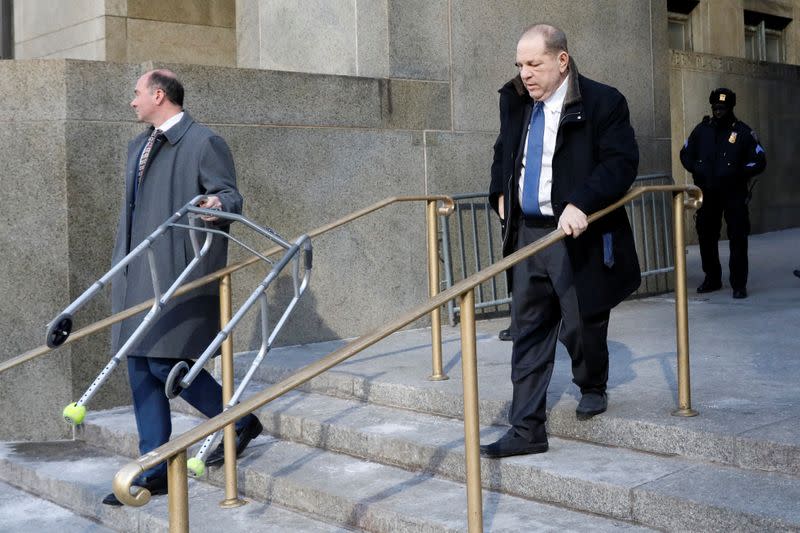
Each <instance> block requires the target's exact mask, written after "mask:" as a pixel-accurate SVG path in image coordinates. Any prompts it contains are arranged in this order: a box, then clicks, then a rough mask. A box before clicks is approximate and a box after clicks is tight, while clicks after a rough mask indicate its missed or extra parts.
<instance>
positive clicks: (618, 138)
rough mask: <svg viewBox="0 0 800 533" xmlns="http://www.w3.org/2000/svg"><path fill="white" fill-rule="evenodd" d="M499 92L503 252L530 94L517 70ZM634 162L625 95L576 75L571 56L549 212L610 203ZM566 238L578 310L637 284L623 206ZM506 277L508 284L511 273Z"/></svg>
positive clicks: (598, 305) (512, 218) (515, 205)
mask: <svg viewBox="0 0 800 533" xmlns="http://www.w3.org/2000/svg"><path fill="white" fill-rule="evenodd" d="M499 92H500V134H499V135H498V137H497V141H496V143H495V146H494V160H493V163H492V179H491V184H490V187H489V199H490V202H491V204H492V207H493V208H494V209H495V211H497V210H498V206H497V203H498V198H499V196H500V195H501V194H503V195H504V202H505V205H504V209H505V213H506V214H507V216H506V221H507V223H505V224H504V228H503V254H504V255H508V254H510V253H512V252H513V251H514V246H515V242H516V232H517V223H518V211H519V209H520V207H519V200H518V199H517V196H518V190H519V188H518V179H519V176H520V172H521V168H522V167H521V164H522V152H523V143H524V142H525V132H526V131H527V124H528V122H529V121H530V115H531V109H532V99H531V97H530V96H529V95H528V92H527V90H526V89H525V86H524V85H523V83H522V80H521V78H520V77H519V76H517V77H516V78H514V79H513V80H511V81H509V82H508V83H507V84H505V85H504V86H503V87H502V88H501V89H500V91H499ZM638 165H639V149H638V147H637V144H636V139H635V136H634V132H633V128H632V127H631V124H630V117H629V112H628V104H627V102H626V100H625V97H624V96H623V95H622V94H621V93H620V92H619V91H618V90H617V89H615V88H613V87H610V86H608V85H603V84H601V83H598V82H596V81H593V80H590V79H588V78H585V77H583V76H581V75H580V74H579V73H578V71H577V68H576V67H575V63H574V61H572V60H570V77H569V85H568V88H567V94H566V97H565V100H564V107H563V109H562V113H561V119H560V124H559V127H558V133H557V136H556V147H555V152H554V155H553V185H552V192H551V194H552V196H551V197H552V206H553V211H554V214H555V217H556V218H558V217H559V216H560V215H561V213H562V212H563V210H564V208H565V207H566V206H567V204H570V203H571V204H573V205H575V206H576V207H578V208H579V209H580V210H581V211H583V212H584V213H586V215H587V216H588V215H590V214H592V213H594V212H596V211H599V210H601V209H603V208H604V207H607V206H608V205H610V204H612V203H614V202H615V201H616V200H618V199H620V198H621V197H622V196H624V194H625V193H626V192H627V191H628V189H629V188H630V186H631V184H633V182H634V180H635V179H636V173H637V170H638ZM566 242H567V250H568V253H569V257H570V263H571V265H572V268H573V271H574V279H575V285H576V291H577V295H578V303H579V305H580V311H581V314H583V315H584V316H588V315H592V314H596V313H599V312H602V311H606V310H608V309H610V308H612V307H614V306H615V305H616V304H618V303H619V302H620V301H622V300H623V299H625V298H626V297H627V296H629V295H630V294H631V293H632V292H634V291H635V290H636V289H637V288H638V287H639V284H640V282H641V273H640V270H639V261H638V258H637V255H636V248H635V244H634V240H633V234H632V232H631V227H630V224H629V223H628V218H627V215H626V213H625V210H624V208H620V209H617V210H615V211H614V212H612V213H610V214H608V215H606V216H605V217H604V218H602V219H600V220H598V221H597V222H594V223H592V224H591V225H590V226H589V228H587V230H586V231H585V232H584V233H583V234H582V235H581V236H580V237H578V238H577V239H575V238H572V237H567V241H566ZM604 242H605V243H606V246H607V250H606V253H605V254H604ZM609 252H610V253H609ZM508 272H509V278H510V272H511V271H510V270H509V271H508ZM509 282H510V283H511V284H512V291H513V280H512V279H509Z"/></svg>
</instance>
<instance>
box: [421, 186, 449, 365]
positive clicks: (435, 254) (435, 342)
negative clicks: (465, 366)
mask: <svg viewBox="0 0 800 533" xmlns="http://www.w3.org/2000/svg"><path fill="white" fill-rule="evenodd" d="M436 202H437V200H428V205H427V209H426V219H427V229H428V295H429V296H430V297H431V298H433V297H434V296H436V295H437V294H438V293H439V223H438V214H437V209H436ZM431 357H432V359H433V361H432V368H433V372H432V373H431V375H430V377H429V378H428V379H430V380H431V381H444V380H446V379H448V377H447V375H446V374H445V373H444V371H443V370H442V310H441V308H439V307H437V308H436V309H433V310H432V311H431Z"/></svg>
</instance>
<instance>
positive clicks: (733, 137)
mask: <svg viewBox="0 0 800 533" xmlns="http://www.w3.org/2000/svg"><path fill="white" fill-rule="evenodd" d="M723 96H724V95H723ZM728 142H729V143H731V144H733V143H735V142H736V132H735V131H732V132H731V136H730V137H728Z"/></svg>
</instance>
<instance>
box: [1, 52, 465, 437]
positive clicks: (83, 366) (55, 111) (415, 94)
mask: <svg viewBox="0 0 800 533" xmlns="http://www.w3.org/2000/svg"><path fill="white" fill-rule="evenodd" d="M163 66H167V67H169V68H172V69H174V70H175V71H176V72H177V73H178V75H179V76H180V77H181V78H182V79H183V81H184V83H185V84H186V87H187V98H186V107H187V109H188V110H189V111H190V112H191V113H192V114H194V116H195V117H196V118H197V119H198V120H200V121H202V122H205V123H208V124H210V125H211V126H212V127H213V128H214V129H215V130H217V131H218V132H219V133H220V134H222V135H223V136H224V137H225V138H226V139H227V140H228V142H229V144H230V146H231V148H232V150H233V153H234V157H235V160H236V164H237V171H238V175H239V185H240V188H241V191H242V193H243V195H244V196H245V198H246V202H245V213H246V215H247V216H249V217H251V218H253V219H254V220H256V221H258V222H260V223H262V224H265V225H269V226H271V227H273V228H275V229H276V230H277V231H279V232H280V233H282V234H283V235H285V236H286V237H293V236H296V235H299V234H300V233H302V232H303V231H306V230H308V229H311V228H314V227H316V226H319V225H322V224H324V223H327V222H330V221H332V220H334V219H336V218H339V217H341V216H343V215H346V214H348V213H350V212H352V211H354V210H356V209H358V208H361V207H364V206H367V205H370V204H372V203H374V202H376V201H378V200H381V199H383V198H385V197H387V196H395V195H411V194H420V193H423V192H424V191H425V190H426V179H425V162H426V158H427V155H426V148H425V135H426V134H425V131H426V130H436V129H442V128H444V127H446V126H447V125H448V124H449V123H450V115H449V110H450V103H449V91H447V90H446V86H445V85H444V84H437V83H428V82H426V83H420V82H417V81H403V80H381V79H373V78H351V77H342V76H319V75H309V74H297V73H279V72H269V71H253V70H240V69H226V68H218V67H204V66H190V65H179V64H166V65H163ZM152 67H153V65H152V64H150V63H148V64H141V65H139V64H113V63H105V62H84V61H75V60H27V61H3V62H0V89H2V90H3V93H4V94H8V95H14V94H26V95H28V96H30V95H36V98H30V97H26V98H18V99H14V98H6V99H4V102H3V104H0V138H2V140H3V141H4V142H3V143H2V144H0V161H1V163H0V177H2V178H1V179H2V180H3V184H4V185H5V186H6V187H8V188H9V191H8V193H7V196H6V197H7V199H8V200H9V202H8V204H7V203H6V202H4V203H3V206H4V208H3V210H1V211H2V213H3V214H2V216H3V217H4V220H3V222H4V224H3V225H2V227H0V246H2V247H3V249H4V250H6V251H7V253H6V254H4V256H5V257H6V258H7V266H6V268H4V269H3V270H2V271H1V272H2V273H1V274H0V293H2V294H3V298H2V299H0V306H1V307H0V312H2V313H3V316H7V317H13V319H12V320H8V321H2V322H0V334H2V335H3V337H4V338H6V339H10V341H9V342H6V343H4V345H3V346H2V347H1V348H0V360H6V359H8V358H10V357H13V356H15V355H17V354H19V353H22V352H24V351H25V350H27V349H30V348H32V347H34V346H37V345H39V344H42V342H43V340H44V327H45V324H46V323H47V322H48V321H49V320H50V319H52V318H53V317H54V316H55V315H56V314H57V313H58V311H59V310H60V309H63V307H64V306H66V305H67V304H68V303H69V301H71V300H72V299H74V298H76V297H77V296H78V295H79V294H80V293H81V292H82V291H83V290H85V289H86V288H87V287H88V286H89V285H90V284H91V283H92V282H93V281H94V280H96V279H97V278H98V277H100V276H101V275H102V274H103V273H104V272H105V271H106V270H107V268H108V261H109V258H110V253H111V247H112V243H113V239H114V231H115V227H116V217H117V213H118V209H119V204H120V198H121V194H122V190H121V185H122V172H123V165H124V159H125V150H126V146H127V141H128V140H129V139H130V138H132V137H133V136H134V135H135V134H136V133H137V132H138V131H141V129H142V127H143V126H142V125H139V124H136V123H135V122H134V115H133V113H132V111H131V110H130V108H129V107H128V101H129V94H130V91H131V88H132V87H133V84H134V83H135V80H136V79H137V77H138V76H139V75H140V74H141V73H143V72H144V71H146V70H148V69H150V68H152ZM321 95H324V97H322V96H321ZM445 153H447V150H445ZM432 159H433V157H432ZM237 234H239V235H240V236H241V237H243V238H244V239H246V240H248V241H249V242H250V243H251V244H253V245H254V246H256V247H258V248H266V247H270V246H271V245H270V243H268V242H265V241H264V240H263V239H260V238H257V236H256V237H254V235H253V234H252V233H248V232H246V231H241V230H237ZM314 247H315V254H314V257H315V268H314V273H313V278H312V284H311V288H310V289H309V291H308V292H307V294H306V296H304V299H303V301H302V304H301V305H300V306H299V308H298V310H297V311H296V313H295V315H293V317H292V319H291V321H290V322H289V323H288V324H287V327H286V329H285V330H284V332H283V333H282V335H281V337H280V339H279V342H280V343H298V342H310V341H315V340H322V339H331V338H337V337H348V336H353V335H357V334H360V333H363V332H365V331H367V330H368V329H369V328H372V327H374V326H376V325H378V324H380V323H383V322H385V321H386V320H387V319H388V318H390V317H394V316H397V315H398V314H399V313H400V312H402V311H403V310H405V309H407V308H409V307H411V306H412V305H414V304H417V303H419V302H420V301H422V300H423V299H424V297H425V295H426V294H427V283H426V279H427V278H426V274H425V264H426V263H425V239H424V208H423V206H422V205H421V204H404V205H402V206H398V207H391V208H388V209H386V210H385V211H383V212H381V214H379V215H373V216H371V217H369V218H366V219H364V220H361V221H359V222H356V223H353V224H351V225H349V226H347V227H346V228H342V229H341V230H338V231H336V232H335V233H333V234H331V235H330V236H327V237H322V238H319V239H316V240H315V241H314ZM232 248H234V250H233V252H232V254H231V259H232V260H237V259H240V258H243V257H245V256H246V254H245V253H243V252H242V251H241V250H238V249H235V248H236V247H235V246H233V247H232ZM265 272H266V269H265V268H264V267H258V268H256V269H253V270H251V271H249V272H247V273H244V274H240V275H236V276H235V277H234V284H235V291H234V292H235V302H234V305H235V306H238V305H240V304H241V302H242V301H243V300H244V298H245V296H246V295H248V294H249V293H250V291H252V290H253V288H255V287H256V285H257V284H258V282H260V281H261V280H262V279H263V277H264V275H265ZM288 290H289V283H288V280H287V279H286V278H282V279H280V280H279V281H278V283H277V284H276V286H275V288H274V290H273V291H272V292H271V295H270V296H271V298H272V319H273V320H276V319H277V316H278V315H277V313H278V311H279V309H282V308H283V307H284V306H285V304H286V303H287V302H288ZM107 313H108V298H107V295H104V296H103V297H100V298H98V299H97V300H96V301H93V302H92V304H91V305H89V306H87V307H86V308H85V309H84V310H82V311H81V312H80V313H79V315H78V317H77V318H78V324H77V327H81V326H83V325H86V324H88V323H89V322H92V321H94V320H97V319H99V318H101V317H103V316H106V315H107ZM255 318H256V315H255V314H252V315H251V316H250V317H249V318H248V320H247V321H246V322H245V323H243V324H242V325H241V326H240V327H239V328H238V329H237V330H236V333H235V340H236V348H237V350H244V349H247V348H250V347H252V346H254V345H256V344H257V343H258V341H259V339H258V333H259V332H258V330H257V328H256V326H255ZM108 356H109V354H108V338H107V335H106V334H101V335H98V336H96V337H93V338H92V339H91V340H90V341H86V342H81V343H79V344H76V345H75V346H74V347H72V348H66V349H64V350H61V351H59V352H57V353H56V354H53V355H49V356H46V357H44V358H42V359H41V361H40V362H38V363H36V364H34V365H25V366H23V367H19V368H17V369H15V370H12V371H11V372H9V373H6V374H4V375H2V376H0V393H2V394H3V397H5V398H18V399H19V405H18V406H14V408H13V409H10V412H8V411H7V410H6V407H5V404H4V407H3V421H4V423H3V425H2V426H0V439H9V438H41V437H43V436H53V437H64V436H66V433H67V431H68V427H67V426H66V425H65V424H63V422H62V421H61V419H60V410H61V408H62V407H63V405H66V404H67V403H69V402H70V401H74V400H75V399H77V397H78V396H80V394H81V393H82V392H83V390H84V389H85V387H86V386H87V385H88V383H89V382H90V381H91V379H92V378H93V377H94V376H95V374H96V373H97V372H98V371H99V369H100V368H102V366H103V364H105V362H106V361H107V359H108ZM37 372H38V374H37ZM37 383H42V384H46V390H40V389H39V388H38V387H36V386H32V384H37ZM128 402H129V393H128V392H127V389H126V386H125V382H124V370H122V371H118V372H117V375H116V376H115V380H114V382H113V383H112V384H111V385H110V386H108V387H106V388H105V389H103V394H102V395H101V396H99V397H98V398H97V400H96V401H93V402H92V405H91V407H94V408H97V407H100V406H107V405H114V404H119V403H128ZM31 421H35V423H34V424H31Z"/></svg>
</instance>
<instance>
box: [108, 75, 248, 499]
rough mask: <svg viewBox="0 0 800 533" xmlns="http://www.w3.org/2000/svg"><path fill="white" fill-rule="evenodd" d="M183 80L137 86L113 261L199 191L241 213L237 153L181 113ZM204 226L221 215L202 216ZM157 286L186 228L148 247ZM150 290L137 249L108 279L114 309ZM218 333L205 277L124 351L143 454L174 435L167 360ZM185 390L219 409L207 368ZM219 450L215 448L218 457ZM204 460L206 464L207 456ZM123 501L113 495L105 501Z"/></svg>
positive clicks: (192, 351)
mask: <svg viewBox="0 0 800 533" xmlns="http://www.w3.org/2000/svg"><path fill="white" fill-rule="evenodd" d="M183 92H184V90H183V86H182V85H181V83H180V82H179V81H178V79H177V78H176V76H175V74H174V73H172V72H170V71H167V70H154V71H151V72H147V73H146V74H144V75H143V76H142V77H141V78H139V80H138V81H137V83H136V88H135V90H134V94H135V97H134V99H133V101H132V102H131V107H133V109H134V110H135V111H136V116H137V118H138V119H139V120H140V121H141V122H144V123H146V124H149V125H150V127H149V128H148V129H147V130H146V131H144V132H142V133H141V134H140V135H139V136H138V137H136V138H135V139H134V140H133V141H131V143H130V144H129V145H128V161H127V165H126V167H125V168H126V171H125V195H124V204H123V207H122V210H121V213H120V219H119V225H118V227H117V240H116V244H115V246H114V254H113V258H112V264H116V263H118V262H119V261H120V260H121V259H122V258H124V257H125V256H126V255H127V254H128V253H129V252H130V250H132V249H133V248H134V247H136V246H137V245H138V244H139V243H140V242H142V240H144V238H145V237H147V236H148V235H149V234H151V233H152V232H153V231H154V230H155V229H156V228H157V227H158V226H159V225H160V224H162V223H163V222H164V221H165V220H166V219H167V218H169V217H170V216H171V215H172V214H173V213H175V212H176V211H178V210H179V209H180V208H181V207H183V206H184V205H186V203H187V202H188V201H189V200H191V199H192V198H194V197H195V196H197V195H207V197H206V198H205V200H204V201H203V203H202V204H201V207H207V208H210V209H222V210H225V211H228V212H233V213H241V210H242V197H241V196H240V195H239V191H238V190H237V189H236V171H235V169H234V164H233V156H232V155H231V152H230V149H229V148H228V145H227V144H226V143H225V141H224V140H223V139H222V138H221V137H220V136H218V135H216V134H215V133H214V132H213V131H211V130H210V129H208V128H207V127H205V126H203V125H201V124H198V123H197V122H195V121H194V120H193V119H192V117H191V116H190V115H189V114H188V113H186V112H185V111H183ZM206 221H207V222H208V223H212V224H214V223H217V222H220V220H219V219H217V218H216V217H207V218H206ZM153 248H154V250H155V256H156V271H157V275H158V280H159V283H160V284H161V287H162V290H163V288H165V287H168V286H169V285H170V284H171V283H172V282H173V281H174V280H175V279H176V278H177V277H178V275H179V274H180V273H181V272H182V271H183V270H184V268H185V267H186V265H188V263H189V261H191V260H192V258H193V257H194V252H193V248H192V244H191V241H190V238H189V232H188V231H187V230H183V229H179V228H174V229H172V230H170V233H168V234H167V235H165V236H163V237H161V238H160V239H158V240H157V241H156V243H155V244H154V246H153ZM226 261H227V240H226V239H223V238H219V237H215V238H214V241H213V245H212V248H211V250H209V253H208V255H207V256H206V257H205V259H204V260H203V262H202V263H201V264H200V265H199V266H198V268H197V269H196V270H195V272H194V273H193V275H192V279H196V278H198V277H202V276H204V275H206V274H208V273H211V272H213V271H215V270H218V269H219V268H221V267H223V266H225V263H226ZM152 297H153V284H152V281H151V278H150V269H149V266H148V261H147V257H146V256H145V255H141V256H139V258H138V259H137V260H134V261H133V262H132V263H131V264H130V265H129V266H128V268H127V269H126V270H125V271H124V272H123V273H121V274H120V275H119V276H117V278H116V279H115V280H114V283H113V288H112V312H114V313H116V312H119V311H122V310H123V309H126V308H128V307H131V306H134V305H136V304H138V303H141V302H143V301H145V300H147V299H149V298H152ZM142 318H143V315H142V314H140V315H137V316H135V317H133V318H130V319H128V320H125V321H123V322H122V323H121V324H119V325H117V326H115V327H114V329H113V330H112V344H113V348H114V350H115V351H116V350H118V349H119V348H120V347H121V346H122V345H123V344H124V343H125V341H126V340H127V339H128V338H129V337H130V335H131V334H132V333H133V331H134V330H135V329H136V327H137V326H138V325H139V324H140V323H141V320H142ZM219 330H220V322H219V299H218V287H217V285H216V284H210V285H207V286H206V287H203V288H200V289H197V290H195V291H193V292H191V293H189V294H186V295H184V296H181V297H178V298H175V299H173V300H172V301H171V302H170V303H169V304H168V305H167V306H166V307H165V309H164V310H163V314H162V315H161V316H160V318H159V319H158V321H157V322H156V323H155V325H154V326H153V327H152V328H151V329H150V331H149V332H148V333H147V334H146V335H145V336H144V337H143V338H142V340H140V341H139V342H138V344H137V345H136V346H135V347H133V349H132V351H131V352H130V353H129V354H128V358H127V360H128V377H129V380H130V385H131V392H132V394H133V408H134V412H135V415H136V426H137V429H138V431H139V452H140V453H142V454H145V453H147V452H149V451H151V450H153V449H155V448H157V447H159V446H161V445H162V444H164V443H166V442H167V441H168V440H169V438H170V434H171V432H172V423H171V419H170V407H169V400H168V399H167V397H166V395H165V393H164V383H165V381H166V379H167V376H168V375H169V372H170V370H171V369H172V367H173V366H174V365H175V364H177V363H178V362H179V361H181V360H189V359H191V358H193V357H197V356H198V355H199V354H200V353H202V352H203V351H204V350H205V348H206V347H207V346H208V345H209V344H210V343H211V341H212V339H213V338H214V336H215V335H216V334H217V332H218V331H219ZM190 363H191V362H190ZM181 397H182V398H184V399H185V400H187V401H188V402H189V403H190V404H191V405H193V406H194V407H195V408H196V409H197V410H198V411H200V412H201V413H203V414H204V415H206V416H208V417H212V416H216V415H218V414H219V413H221V412H222V388H221V387H220V385H219V384H218V383H217V382H216V381H215V380H214V378H213V377H212V376H211V375H210V374H209V373H208V372H206V371H205V370H204V371H202V372H201V373H200V374H199V375H198V376H197V379H195V381H194V382H193V383H192V385H191V386H189V387H188V388H187V389H186V390H184V391H183V393H182V394H181ZM261 430H262V427H261V424H260V423H259V421H258V419H257V418H256V417H255V416H253V415H249V416H248V417H246V418H243V419H242V420H240V421H239V422H238V423H237V438H238V442H237V451H238V452H239V453H241V451H242V450H243V449H244V447H245V446H246V445H247V444H248V443H249V442H250V440H251V439H253V438H254V437H255V436H257V435H258V434H260V433H261ZM216 455H217V456H219V455H220V453H217V454H216ZM209 462H210V461H209ZM136 484H137V485H139V486H141V487H144V488H146V489H148V490H150V492H151V494H164V493H165V492H166V465H164V464H161V465H159V466H158V467H156V468H154V469H152V470H148V471H147V472H144V473H143V474H142V476H141V477H140V479H138V480H137V482H136ZM103 503H106V504H109V505H120V502H119V501H118V500H117V498H116V496H114V494H113V493H112V494H109V495H108V496H106V498H105V499H104V500H103Z"/></svg>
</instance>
